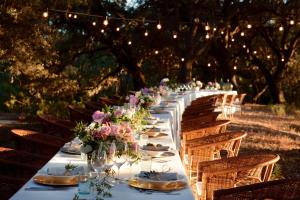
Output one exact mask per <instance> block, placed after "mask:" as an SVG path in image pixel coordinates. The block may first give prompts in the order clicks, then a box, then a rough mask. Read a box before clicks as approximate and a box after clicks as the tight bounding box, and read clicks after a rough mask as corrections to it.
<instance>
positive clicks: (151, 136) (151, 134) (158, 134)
mask: <svg viewBox="0 0 300 200" xmlns="http://www.w3.org/2000/svg"><path fill="white" fill-rule="evenodd" d="M144 134H146V135H148V137H149V138H157V137H164V136H168V134H167V133H161V132H146V133H144Z"/></svg>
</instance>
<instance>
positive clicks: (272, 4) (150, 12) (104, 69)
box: [0, 0, 300, 113]
mask: <svg viewBox="0 0 300 200" xmlns="http://www.w3.org/2000/svg"><path fill="white" fill-rule="evenodd" d="M45 12H46V13H47V16H46V17H45V16H44V17H43V15H44V14H45ZM299 15H300V2H299V1H298V0H285V1H281V0H272V1H270V0H214V1H211V0H202V1H199V0H179V1H157V0H140V1H130V2H127V1H126V0H116V1H112V0H109V1H100V0H68V1H58V0H56V1H46V0H32V1H22V0H21V1H20V0H11V1H2V2H1V3H0V38H1V43H0V69H1V73H0V77H1V79H0V85H1V91H0V101H1V102H3V103H5V104H4V105H5V106H2V108H1V109H2V110H3V109H6V110H7V109H15V110H21V111H27V112H31V113H36V112H37V111H39V112H52V113H55V112H57V111H59V108H61V107H64V106H66V104H69V103H78V102H81V101H85V100H87V99H91V98H96V97H97V96H99V95H112V94H121V95H126V93H127V91H128V90H137V89H140V88H141V87H144V86H154V85H155V84H157V83H158V82H159V80H160V79H162V78H164V77H169V78H170V79H171V80H173V81H175V82H188V81H190V80H191V79H192V78H193V77H196V78H197V79H199V80H201V81H203V82H208V81H220V80H221V79H222V80H227V79H229V80H230V81H231V82H232V83H234V85H235V89H237V90H239V91H243V92H247V93H248V94H249V96H251V97H252V98H251V99H250V100H253V101H256V102H262V103H284V102H285V101H288V102H289V103H293V102H294V103H297V102H296V99H297V98H299V97H300V89H299V88H300V87H299V86H300V82H299V79H300V74H299V73H300V69H299V66H300V65H299V62H300V60H299V45H300V43H299V40H300V28H299V26H300V20H299ZM104 20H108V21H107V22H108V24H104V23H103V22H104ZM158 24H160V25H161V28H160V29H159V28H158V27H157V25H158Z"/></svg>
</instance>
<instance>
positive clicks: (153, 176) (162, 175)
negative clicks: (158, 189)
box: [138, 171, 178, 181]
mask: <svg viewBox="0 0 300 200" xmlns="http://www.w3.org/2000/svg"><path fill="white" fill-rule="evenodd" d="M138 177H140V178H147V179H150V180H155V181H176V180H178V174H177V173H176V172H153V171H150V172H146V171H141V172H140V173H139V175H138Z"/></svg>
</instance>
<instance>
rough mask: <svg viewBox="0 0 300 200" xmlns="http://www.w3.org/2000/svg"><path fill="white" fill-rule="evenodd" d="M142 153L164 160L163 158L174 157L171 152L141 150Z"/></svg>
mask: <svg viewBox="0 0 300 200" xmlns="http://www.w3.org/2000/svg"><path fill="white" fill-rule="evenodd" d="M142 151H143V152H145V153H146V154H148V155H149V156H151V157H153V158H164V157H171V156H175V153H173V152H171V151H147V150H142Z"/></svg>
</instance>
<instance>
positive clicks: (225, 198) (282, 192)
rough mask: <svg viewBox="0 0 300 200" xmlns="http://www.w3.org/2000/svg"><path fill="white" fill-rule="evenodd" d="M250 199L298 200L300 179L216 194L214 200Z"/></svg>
mask: <svg viewBox="0 0 300 200" xmlns="http://www.w3.org/2000/svg"><path fill="white" fill-rule="evenodd" d="M250 199H270V200H271V199H273V200H298V199H300V178H294V179H281V180H275V181H268V182H264V183H256V184H251V185H246V186H241V187H236V188H230V189H224V190H217V191H215V192H214V200H250Z"/></svg>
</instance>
